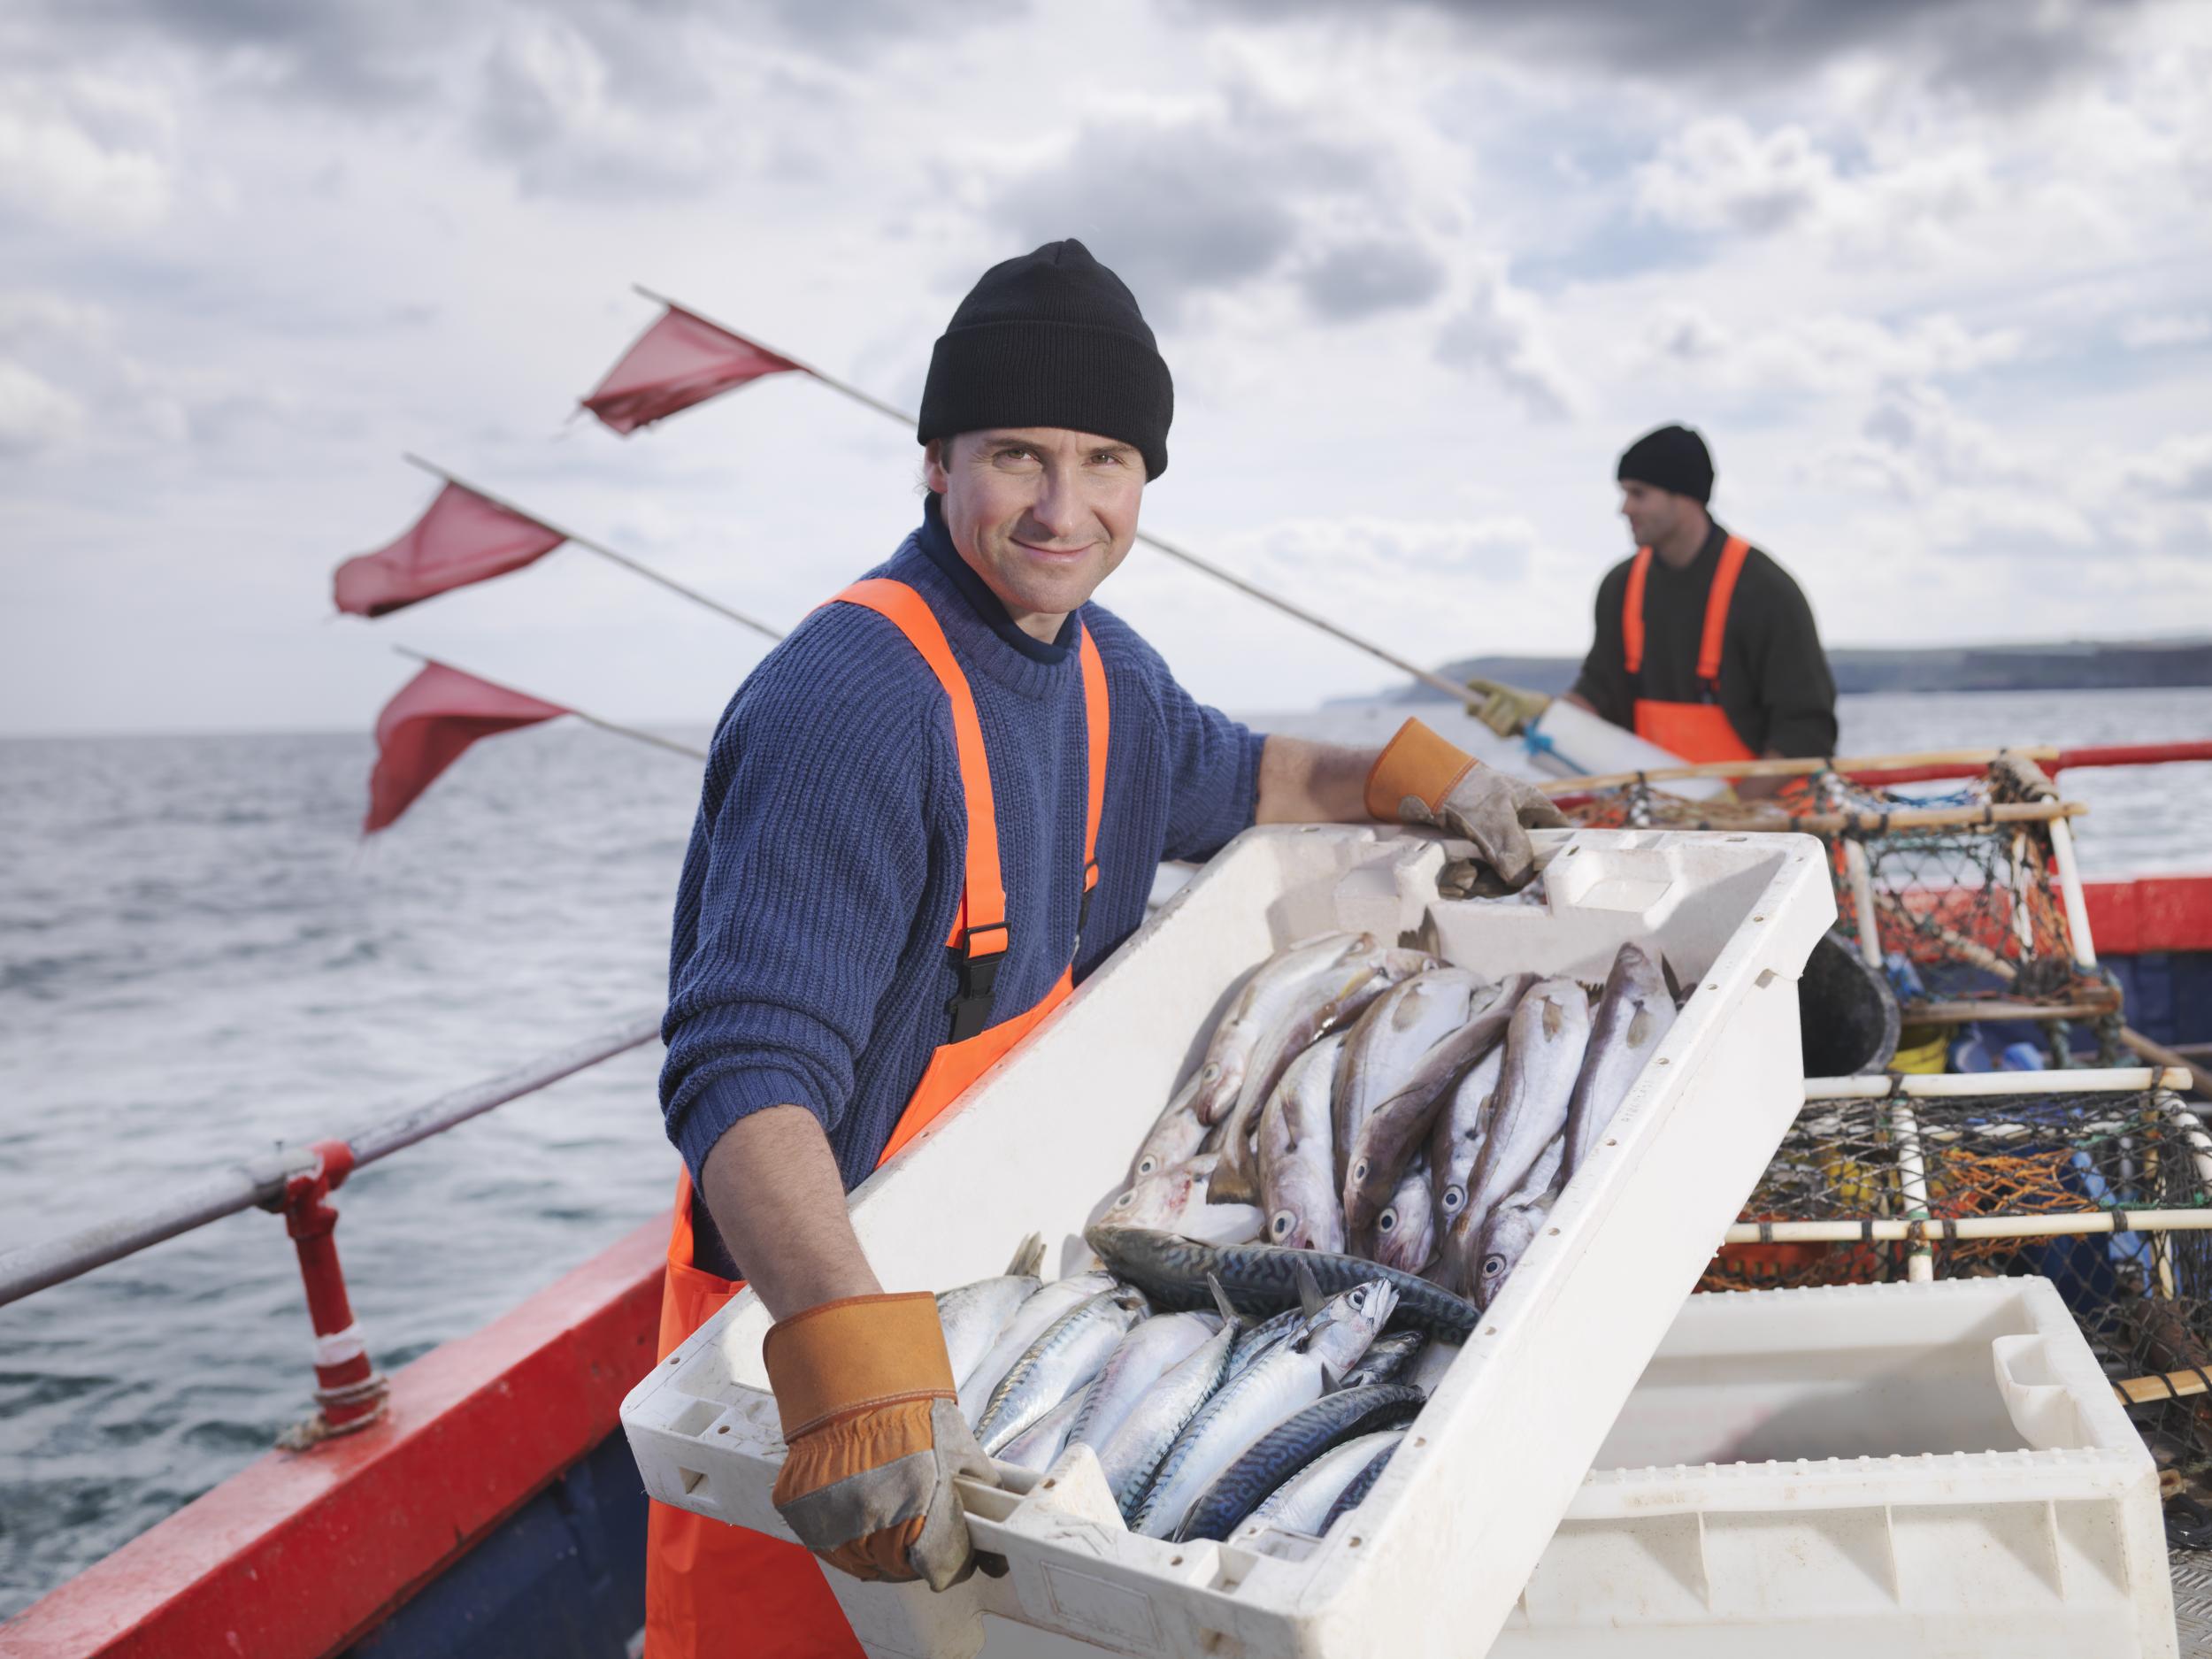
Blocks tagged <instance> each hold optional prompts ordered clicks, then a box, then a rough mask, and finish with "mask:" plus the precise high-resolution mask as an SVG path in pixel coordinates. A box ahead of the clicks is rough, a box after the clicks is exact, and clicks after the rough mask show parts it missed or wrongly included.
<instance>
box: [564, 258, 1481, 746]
mask: <svg viewBox="0 0 2212 1659" xmlns="http://www.w3.org/2000/svg"><path fill="white" fill-rule="evenodd" d="M631 287H632V288H634V289H636V291H637V292H638V293H639V294H641V295H642V296H645V297H646V298H647V299H649V300H651V301H652V302H653V303H655V304H657V305H665V306H667V307H668V309H669V310H671V311H680V312H681V313H682V314H683V315H685V316H686V317H688V318H691V319H693V320H694V321H695V322H702V323H704V324H705V325H706V326H708V327H710V328H717V329H719V330H720V331H721V332H722V333H724V334H728V335H730V336H731V337H732V338H733V339H737V340H742V341H744V342H746V343H747V344H748V345H753V346H758V347H759V348H760V349H762V350H763V351H770V352H773V353H774V354H775V355H776V356H777V357H781V358H783V359H784V360H785V361H786V362H787V363H795V364H797V365H798V366H799V367H800V368H801V369H803V370H804V371H805V372H806V373H809V374H810V375H812V376H813V377H814V378H815V379H816V380H819V381H821V383H822V384H823V385H825V386H826V387H828V388H830V389H831V390H832V391H833V392H842V393H843V394H844V395H845V396H848V397H849V398H851V399H852V400H853V401H854V402H855V403H863V404H865V405H866V406H867V407H868V408H870V409H872V410H874V411H876V412H877V413H878V414H879V415H887V416H889V417H890V418H891V419H893V420H895V421H897V422H899V423H900V424H901V425H902V426H914V425H916V424H917V423H916V419H915V417H913V416H912V415H910V414H909V413H908V412H907V411H905V410H903V409H900V408H898V407H896V406H895V405H894V404H891V403H885V402H884V401H883V400H882V399H881V398H879V397H872V396H869V394H867V393H866V392H864V391H862V390H861V389H860V388H858V387H856V386H853V385H850V384H849V383H848V382H846V381H844V380H838V379H837V378H836V377H835V376H833V375H828V374H825V373H822V371H821V370H819V369H818V368H816V367H815V366H814V365H812V364H810V363H807V362H805V361H803V360H802V359H801V358H798V357H793V356H792V355H791V354H790V353H789V352H787V351H785V350H782V349H780V348H778V347H775V346H772V345H769V344H767V343H766V342H764V341H759V340H755V339H753V338H752V337H751V336H750V335H748V334H739V333H738V331H737V330H736V329H734V328H733V327H731V326H729V325H728V324H727V323H723V322H717V321H716V320H715V319H713V318H711V317H709V316H708V315H707V314H706V313H705V312H703V311H695V310H693V309H692V308H691V307H690V306H688V305H684V304H680V303H678V302H676V301H674V300H672V299H670V298H669V297H668V296H666V295H664V294H657V293H655V292H654V291H653V290H652V289H651V288H647V287H645V286H644V285H643V284H642V283H632V284H631ZM547 527H548V528H551V526H547ZM1137 540H1138V541H1141V542H1143V543H1144V544H1145V545H1146V546H1147V547H1148V548H1151V549H1154V550H1155V551H1156V552H1160V553H1164V554H1166V555H1167V556H1168V557H1170V558H1171V559H1176V560H1179V561H1180V562H1181V563H1183V564H1185V565H1189V566H1190V567H1191V569H1193V570H1194V571H1197V572H1201V573H1202V574H1204V575H1207V576H1210V577H1212V578H1213V579H1214V580H1216V581H1217V582H1221V583H1224V584H1225V585H1226V586H1228V587H1231V588H1235V589H1236V590H1237V591H1238V592H1239V593H1240V594H1243V595H1247V596H1248V597H1249V598H1253V599H1256V600H1258V601H1259V602H1260V603H1262V604H1263V605H1269V606H1271V607H1273V608H1274V609H1275V610H1277V611H1281V612H1282V613H1283V614H1284V615H1285V616H1287V617H1295V618H1297V619H1298V620H1299V621H1301V622H1302V623H1304V624H1306V625H1307V626H1309V627H1314V628H1318V629H1320V630H1321V632H1322V633H1324V634H1328V635H1329V636H1330V637H1332V638H1333V639H1338V640H1341V641H1343V642H1344V643H1345V644H1347V645H1348V646H1350V647H1352V648H1353V649H1355V650H1360V651H1364V652H1366V653H1367V655H1368V656H1370V657H1374V658H1376V659H1377V660H1378V661H1379V662H1385V663H1387V664H1390V666H1391V667H1393V668H1394V669H1396V670H1397V671H1398V672H1400V673H1402V674H1404V675H1406V676H1407V677H1408V678H1409V679H1411V680H1417V681H1419V682H1420V683H1421V684H1422V685H1425V686H1426V687H1429V688H1430V689H1431V690H1432V691H1437V692H1441V693H1442V694H1443V695H1445V696H1447V697H1448V698H1450V699H1451V700H1452V701H1453V702H1454V703H1458V704H1460V705H1461V706H1462V707H1463V708H1464V707H1469V706H1471V704H1470V701H1469V694H1468V690H1467V687H1464V686H1463V685H1461V684H1460V683H1459V682H1458V681H1457V680H1447V679H1446V678H1445V677H1444V676H1443V675H1441V674H1440V673H1436V672H1433V671H1432V670H1430V669H1426V668H1424V667H1422V666H1421V665H1420V664H1418V663H1415V662H1412V661H1410V660H1409V659H1408V658H1406V657H1401V656H1399V655H1398V654H1397V653H1396V652H1395V651H1392V650H1386V649H1384V648H1383V647H1382V646H1379V645H1378V644H1376V643H1375V642H1374V641H1372V640H1369V639H1363V638H1362V637H1361V636H1360V635H1358V634H1355V633H1353V632H1352V631H1351V630H1350V629H1349V628H1347V627H1344V626H1340V624H1338V623H1335V622H1333V621H1331V620H1330V619H1329V618H1326V617H1325V616H1322V615H1321V614H1320V613H1319V612H1317V611H1309V610H1307V609H1306V607H1305V606H1303V605H1302V604H1298V603H1295V602H1294V601H1292V600H1288V599H1285V598H1284V597H1283V596H1282V595H1279V594H1272V593H1270V592H1269V591H1268V590H1267V589H1266V588H1262V587H1260V586H1259V585H1258V584H1257V583H1255V582H1251V581H1248V580H1246V579H1245V578H1243V577H1241V576H1239V575H1237V574H1236V573H1235V572H1233V571H1229V570H1225V569H1224V568H1223V567H1222V566H1221V565H1217V564H1215V563H1214V562H1213V561H1212V560H1211V559H1208V558H1202V557H1199V556H1198V555H1197V554H1195V553H1194V552H1192V551H1191V550H1190V549H1188V548H1185V547H1179V546H1178V545H1177V544H1176V543H1174V542H1172V541H1168V540H1167V539H1166V538H1165V537H1164V536H1156V535H1154V534H1151V533H1150V532H1149V531H1146V530H1140V531H1138V532H1137Z"/></svg>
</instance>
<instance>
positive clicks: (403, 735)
mask: <svg viewBox="0 0 2212 1659" xmlns="http://www.w3.org/2000/svg"><path fill="white" fill-rule="evenodd" d="M573 712H574V710H571V709H564V708H563V707H561V705H560V704H559V703H543V702H541V701H539V699H537V698H535V697H529V696H525V695H523V694H522V693H521V692H519V691H510V690H508V689H507V687H504V686H495V685H493V684H492V683H491V681H489V680H479V679H477V677H476V676H475V675H473V674H465V673H463V672H461V671H460V670H459V669H457V668H448V667H447V666H446V665H445V664H443V663H426V664H424V665H423V670H422V672H420V673H419V674H417V675H416V676H415V677H414V678H413V679H412V680H409V681H408V682H407V683H406V684H405V685H404V686H402V687H400V690H399V695H397V696H396V697H394V698H393V699H392V700H391V701H390V702H389V703H386V704H385V705H384V712H383V713H381V714H380V715H378V716H377V717H376V767H375V769H374V770H373V771H372V772H370V773H369V815H368V817H367V818H364V819H363V820H362V821H361V833H363V834H364V835H373V834H375V833H376V832H377V831H379V830H380V829H382V828H384V827H385V826H387V825H388V824H390V823H392V822H394V821H395V820H396V819H397V818H398V817H399V815H400V814H401V813H403V812H404V811H405V810H407V809H408V808H409V807H411V806H412V805H413V804H414V803H415V797H416V796H417V795H420V794H421V793H422V792H423V791H424V790H425V789H427V788H428V787H430V786H431V784H432V783H433V782H434V781H435V780H436V779H437V776H438V774H439V773H440V772H443V771H444V770H445V769H446V768H447V767H448V766H450V765H451V764H453V763H454V762H455V761H457V760H458V759H460V757H461V753H462V751H463V750H464V749H467V748H468V746H469V745H470V744H471V743H473V742H474V741H476V740H477V739H478V738H480V737H493V736H496V735H497V734H498V733H501V732H512V731H515V730H517V729H518V728H519V727H522V726H535V725H537V724H538V723H539V722H540V721H541V720H553V719H558V718H560V717H561V716H562V715H564V714H572V713H573Z"/></svg>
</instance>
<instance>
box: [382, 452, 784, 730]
mask: <svg viewBox="0 0 2212 1659" xmlns="http://www.w3.org/2000/svg"><path fill="white" fill-rule="evenodd" d="M401 459H403V460H404V461H405V462H406V463H407V464H408V465H410V466H419V467H420V468H421V469H422V470H423V471H424V472H427V473H429V474H430V475H431V476H432V477H433V478H442V479H443V480H445V481H446V482H447V483H449V484H451V485H454V486H455V487H457V488H461V489H465V490H466V491H468V493H469V494H470V495H476V496H480V497H481V498H482V499H483V500H485V501H488V502H489V503H491V504H492V505H493V506H495V507H497V508H498V509H500V511H503V512H511V513H512V514H514V515H515V517H516V518H527V519H528V520H529V521H530V522H531V523H532V524H534V525H536V526H540V527H541V528H542V529H545V530H549V531H550V532H552V534H555V535H557V536H559V537H560V538H561V539H562V540H564V541H569V542H572V543H573V544H575V545H576V546H578V547H580V548H581V549H584V551H585V552H587V553H596V554H597V555H598V556H599V557H601V558H603V559H608V560H611V561H612V562H613V563H614V564H617V565H621V566H622V568H623V569H625V570H626V571H632V572H635V573H636V574H638V575H640V576H642V577H644V578H645V580H647V581H649V582H658V583H659V584H660V585H661V586H662V587H664V588H667V589H668V591H669V592H671V593H672V594H681V595H683V596H684V597H685V598H686V599H688V600H690V601H691V603H693V604H695V605H704V606H705V607H706V608H707V609H708V610H710V611H714V612H715V613H716V614H717V615H718V616H724V617H727V618H729V619H730V620H731V621H733V622H734V623H737V624H738V625H740V626H743V627H748V628H750V629H752V631H753V632H754V633H756V634H760V635H762V636H763V637H764V638H765V639H769V640H780V639H781V638H783V630H782V629H780V628H772V627H770V626H768V625H767V624H766V623H765V622H763V621H761V620H760V619H759V618H757V617H749V616H747V615H746V614H745V613H744V612H743V611H737V610H733V609H732V608H731V607H730V606H728V605H726V604H724V603H722V602H721V601H720V600H719V599H714V598H710V597H709V596H708V595H705V594H703V593H701V592H700V591H699V590H698V589H697V588H687V587H686V586H685V585H684V584H683V583H682V582H680V581H678V580H676V579H675V578H674V577H672V576H664V575H663V574H662V573H661V572H659V571H657V570H655V569H654V568H653V567H652V566H651V565H648V564H646V563H645V562H644V561H643V560H642V559H634V558H632V557H630V556H629V555H628V554H627V553H618V552H616V551H615V550H614V549H612V548H611V547H609V546H608V545H607V544H606V543H605V542H603V541H593V540H592V539H591V537H589V536H588V535H579V534H577V533H576V532H575V531H573V530H571V529H568V528H566V527H565V526H561V525H557V524H555V523H553V522H552V521H551V520H549V519H547V518H540V517H539V516H538V515H537V514H536V513H534V512H532V511H529V510H528V509H526V508H524V507H518V506H517V505H516V504H515V503H513V502H511V501H508V500H506V499H505V498H504V497H503V496H499V495H493V494H492V493H491V491H489V490H488V489H486V488H482V487H481V486H480V485H477V484H472V483H470V482H469V481H468V480H466V479H465V478H458V477H456V476H455V475H454V474H453V473H451V472H447V471H446V470H445V468H443V467H442V466H440V465H437V464H436V463H434V462H432V461H426V460H424V459H423V458H422V457H420V456H419V455H404V456H402V457H401ZM587 718H588V717H587Z"/></svg>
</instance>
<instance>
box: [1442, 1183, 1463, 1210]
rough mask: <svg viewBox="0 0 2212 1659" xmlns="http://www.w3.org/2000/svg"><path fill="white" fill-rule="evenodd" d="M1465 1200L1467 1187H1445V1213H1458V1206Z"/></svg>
mask: <svg viewBox="0 0 2212 1659" xmlns="http://www.w3.org/2000/svg"><path fill="white" fill-rule="evenodd" d="M1465 1202H1467V1189H1466V1188H1465V1187H1446V1188H1445V1189H1444V1213H1445V1214H1446V1215H1448V1216H1455V1215H1457V1214H1458V1213H1459V1207H1460V1206H1461V1205H1462V1204H1463V1203H1465Z"/></svg>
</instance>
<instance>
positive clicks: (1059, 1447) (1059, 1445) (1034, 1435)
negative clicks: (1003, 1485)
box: [998, 1379, 1098, 1474]
mask: <svg viewBox="0 0 2212 1659" xmlns="http://www.w3.org/2000/svg"><path fill="white" fill-rule="evenodd" d="M1097 1388H1098V1383H1097V1379H1092V1380H1091V1381H1089V1382H1087V1383H1085V1384H1084V1385H1083V1386H1081V1387H1080V1388H1078V1389H1077V1390H1076V1391H1075V1392H1074V1393H1073V1394H1070V1395H1069V1396H1068V1397H1067V1398H1066V1399H1064V1400H1063V1401H1062V1402H1060V1403H1059V1404H1058V1405H1056V1406H1055V1407H1053V1408H1052V1409H1051V1410H1049V1411H1048V1412H1046V1413H1045V1414H1044V1416H1042V1417H1039V1418H1038V1419H1037V1420H1036V1421H1035V1422H1034V1423H1033V1424H1031V1425H1029V1426H1028V1427H1027V1428H1025V1429H1024V1430H1023V1431H1022V1432H1020V1433H1019V1434H1017V1435H1016V1436H1014V1438H1013V1439H1012V1440H1009V1441H1007V1442H1006V1444H1005V1445H1004V1446H1003V1447H1002V1448H1000V1450H999V1453H998V1461H999V1462H1000V1463H1011V1464H1013V1465H1014V1467H1015V1468H1017V1469H1033V1470H1035V1471H1038V1472H1039V1473H1040V1474H1041V1473H1043V1472H1044V1471H1046V1470H1048V1469H1049V1468H1051V1467H1052V1460H1053V1459H1054V1458H1056V1457H1057V1456H1059V1455H1060V1454H1061V1453H1062V1452H1063V1451H1064V1450H1066V1449H1067V1444H1068V1432H1069V1430H1070V1428H1071V1426H1072V1425H1073V1424H1074V1422H1075V1420H1076V1418H1078V1417H1080V1416H1082V1415H1083V1407H1084V1404H1085V1402H1087V1401H1088V1400H1089V1399H1090V1397H1091V1395H1092V1394H1094V1393H1095V1392H1096V1391H1097Z"/></svg>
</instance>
